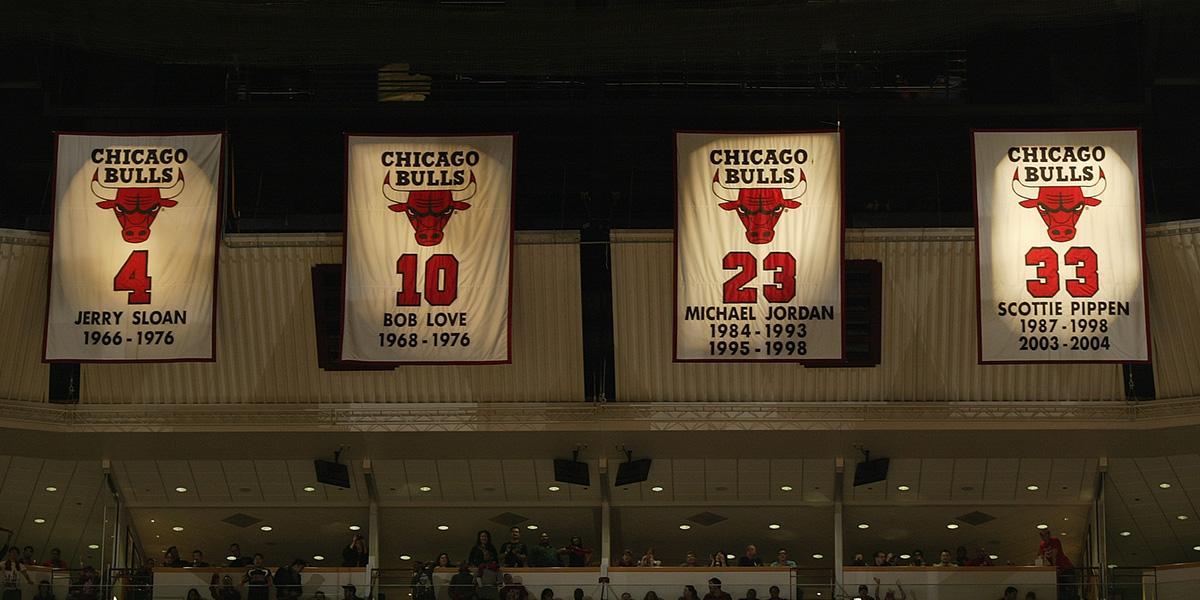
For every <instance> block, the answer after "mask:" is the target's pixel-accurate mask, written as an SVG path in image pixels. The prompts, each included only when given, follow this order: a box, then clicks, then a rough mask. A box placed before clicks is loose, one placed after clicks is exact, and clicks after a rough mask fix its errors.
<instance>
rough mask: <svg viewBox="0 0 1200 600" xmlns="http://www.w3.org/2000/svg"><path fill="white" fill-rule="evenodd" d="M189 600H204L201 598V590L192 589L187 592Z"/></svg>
mask: <svg viewBox="0 0 1200 600" xmlns="http://www.w3.org/2000/svg"><path fill="white" fill-rule="evenodd" d="M187 600H203V598H201V596H200V591H199V590H197V589H196V588H191V589H189V590H188V591H187Z"/></svg>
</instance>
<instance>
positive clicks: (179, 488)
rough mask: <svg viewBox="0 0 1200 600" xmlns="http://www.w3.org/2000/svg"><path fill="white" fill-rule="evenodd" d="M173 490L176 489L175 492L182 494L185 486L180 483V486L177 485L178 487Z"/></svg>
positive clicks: (185, 489)
mask: <svg viewBox="0 0 1200 600" xmlns="http://www.w3.org/2000/svg"><path fill="white" fill-rule="evenodd" d="M175 491H177V492H179V493H180V494H182V493H184V492H186V491H187V488H185V487H183V486H182V485H181V486H179V487H177V488H175Z"/></svg>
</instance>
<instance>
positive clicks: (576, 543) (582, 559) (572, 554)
mask: <svg viewBox="0 0 1200 600" xmlns="http://www.w3.org/2000/svg"><path fill="white" fill-rule="evenodd" d="M558 553H559V554H560V555H562V556H565V557H566V566H568V567H586V566H588V563H590V562H592V550H591V548H586V547H584V545H583V538H581V537H579V536H577V535H576V536H572V537H571V543H570V544H567V547H565V548H563V549H561V550H559V551H558Z"/></svg>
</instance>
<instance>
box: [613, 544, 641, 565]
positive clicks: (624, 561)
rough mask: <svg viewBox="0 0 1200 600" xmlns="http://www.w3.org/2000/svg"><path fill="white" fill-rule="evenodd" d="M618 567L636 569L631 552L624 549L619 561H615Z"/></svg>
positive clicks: (635, 562)
mask: <svg viewBox="0 0 1200 600" xmlns="http://www.w3.org/2000/svg"><path fill="white" fill-rule="evenodd" d="M617 566H618V567H636V566H637V561H635V560H633V550H630V549H629V548H626V549H625V551H624V552H622V553H621V560H619V561H617Z"/></svg>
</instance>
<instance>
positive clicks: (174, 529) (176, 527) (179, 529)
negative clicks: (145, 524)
mask: <svg viewBox="0 0 1200 600" xmlns="http://www.w3.org/2000/svg"><path fill="white" fill-rule="evenodd" d="M171 531H183V528H182V527H180V526H178V525H176V526H174V527H172V528H171Z"/></svg>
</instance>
